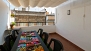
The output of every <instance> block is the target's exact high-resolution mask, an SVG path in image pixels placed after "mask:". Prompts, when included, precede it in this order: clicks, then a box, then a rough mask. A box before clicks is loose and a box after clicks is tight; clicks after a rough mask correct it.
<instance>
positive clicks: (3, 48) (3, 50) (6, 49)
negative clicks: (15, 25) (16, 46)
mask: <svg viewBox="0 0 91 51" xmlns="http://www.w3.org/2000/svg"><path fill="white" fill-rule="evenodd" d="M0 50H1V51H10V50H9V47H8V46H7V44H6V42H5V43H4V44H3V45H0Z"/></svg>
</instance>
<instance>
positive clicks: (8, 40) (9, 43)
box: [5, 35, 14, 51]
mask: <svg viewBox="0 0 91 51" xmlns="http://www.w3.org/2000/svg"><path fill="white" fill-rule="evenodd" d="M13 44H14V39H13V37H12V35H8V36H7V37H6V38H5V45H6V46H8V49H9V51H10V50H11V48H12V47H13Z"/></svg>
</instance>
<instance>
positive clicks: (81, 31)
mask: <svg viewBox="0 0 91 51" xmlns="http://www.w3.org/2000/svg"><path fill="white" fill-rule="evenodd" d="M84 1H85V2H84ZM87 1H89V2H87ZM84 6H85V7H84ZM69 9H70V10H71V13H70V15H67V10H69ZM56 13H57V15H56V32H57V33H59V34H60V35H61V36H63V37H65V38H66V39H68V40H69V41H71V42H73V43H74V44H76V45H77V46H79V47H81V48H82V49H84V50H85V51H91V0H80V1H79V0H78V1H68V2H65V3H63V4H62V5H60V6H58V7H57V8H56ZM84 14H85V17H84Z"/></svg>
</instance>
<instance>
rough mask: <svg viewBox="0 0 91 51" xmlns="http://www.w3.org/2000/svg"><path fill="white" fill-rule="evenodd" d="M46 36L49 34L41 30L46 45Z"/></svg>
mask: <svg viewBox="0 0 91 51" xmlns="http://www.w3.org/2000/svg"><path fill="white" fill-rule="evenodd" d="M48 36H49V34H48V33H47V32H43V34H42V40H43V41H44V43H45V44H46V45H47V40H48Z"/></svg>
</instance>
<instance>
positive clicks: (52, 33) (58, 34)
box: [49, 32, 85, 51]
mask: <svg viewBox="0 0 91 51" xmlns="http://www.w3.org/2000/svg"><path fill="white" fill-rule="evenodd" d="M49 34H57V35H59V36H61V35H60V34H58V33H56V32H52V33H49ZM61 37H62V38H63V39H65V40H66V41H68V42H69V43H71V44H72V45H74V46H75V47H77V48H79V49H81V50H83V49H82V48H80V47H79V46H77V45H75V44H74V43H72V42H71V41H69V40H67V39H66V38H64V37H63V36H61ZM83 51H85V50H83Z"/></svg>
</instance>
